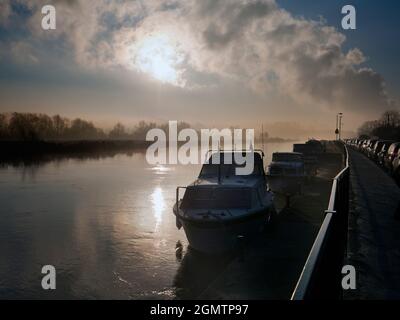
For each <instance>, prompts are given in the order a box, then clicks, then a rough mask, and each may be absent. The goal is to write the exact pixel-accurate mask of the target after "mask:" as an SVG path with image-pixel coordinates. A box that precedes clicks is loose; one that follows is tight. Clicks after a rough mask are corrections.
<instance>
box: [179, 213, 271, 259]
mask: <svg viewBox="0 0 400 320" xmlns="http://www.w3.org/2000/svg"><path fill="white" fill-rule="evenodd" d="M269 211H270V210H268V209H265V210H262V211H258V212H255V213H252V214H249V215H248V216H245V217H243V218H241V219H235V220H233V221H226V222H222V221H221V222H219V221H210V222H207V221H199V220H197V221H196V220H187V219H182V218H179V217H178V218H177V219H179V222H180V224H181V225H182V226H183V229H184V231H185V234H186V237H187V239H188V242H189V244H190V246H191V248H193V249H194V250H196V251H200V252H203V253H207V254H220V253H225V252H229V251H232V250H235V249H236V248H237V247H238V246H240V245H241V244H242V242H243V241H246V240H248V239H250V238H251V237H253V236H254V235H256V234H258V233H260V232H261V231H262V230H263V229H264V228H265V226H266V224H267V222H268V221H269V217H271V213H270V212H269Z"/></svg>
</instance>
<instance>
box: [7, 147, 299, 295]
mask: <svg viewBox="0 0 400 320" xmlns="http://www.w3.org/2000/svg"><path fill="white" fill-rule="evenodd" d="M291 150H292V143H280V144H267V145H266V151H267V154H266V161H265V163H266V164H268V163H269V162H270V160H271V154H272V152H275V151H291ZM199 170H200V166H158V167H152V166H150V165H148V164H147V162H146V159H145V154H144V153H134V154H132V155H131V156H128V155H117V156H115V157H109V158H103V159H99V160H93V159H83V160H76V159H66V160H62V161H50V162H47V163H44V164H40V165H32V166H17V167H12V166H5V167H4V166H3V167H1V168H0V204H1V205H0V254H1V259H0V298H3V299H4V298H37V299H46V298H51V299H54V298H56V299H58V298H65V299H80V298H83V299H174V298H196V297H197V296H198V295H199V294H201V292H202V290H204V289H205V288H206V286H207V284H208V283H209V282H211V281H212V280H213V278H214V277H215V276H216V275H217V274H218V272H220V271H221V270H223V268H224V266H225V265H226V263H227V262H228V261H229V257H219V258H212V259H210V258H207V257H204V256H199V255H198V254H196V253H194V252H191V251H190V250H189V249H188V247H187V241H186V237H185V234H184V232H183V230H180V231H178V230H177V228H176V226H175V217H174V215H173V213H172V206H173V204H174V201H175V188H176V187H177V186H178V185H180V186H185V185H187V184H189V183H190V182H191V181H193V180H194V178H195V177H196V176H197V174H198V172H199ZM177 243H180V244H182V245H183V251H182V252H180V251H179V250H178V251H176V246H177ZM44 265H53V266H54V267H55V268H56V270H57V288H56V290H50V291H45V290H43V289H42V287H41V279H42V276H43V275H42V274H41V268H42V266H44Z"/></svg>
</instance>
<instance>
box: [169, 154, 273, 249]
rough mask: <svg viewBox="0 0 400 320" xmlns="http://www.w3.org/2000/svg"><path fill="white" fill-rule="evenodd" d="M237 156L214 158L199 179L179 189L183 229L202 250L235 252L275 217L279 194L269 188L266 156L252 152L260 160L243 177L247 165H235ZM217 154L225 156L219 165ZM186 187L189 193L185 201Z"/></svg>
mask: <svg viewBox="0 0 400 320" xmlns="http://www.w3.org/2000/svg"><path fill="white" fill-rule="evenodd" d="M235 152H237V151H234V152H226V151H219V152H217V153H214V154H212V155H211V157H210V159H209V161H207V163H205V164H204V165H203V167H202V169H201V172H200V175H199V177H198V179H197V180H196V181H194V182H193V183H192V184H191V185H189V186H188V187H184V188H182V187H179V188H178V189H177V199H176V204H175V206H174V214H175V216H176V222H177V227H178V228H180V227H183V229H184V231H185V234H186V237H187V239H188V241H189V244H190V246H191V247H192V248H193V249H195V250H197V251H201V252H205V253H211V254H217V253H222V252H227V251H231V250H233V249H235V247H237V245H239V244H240V242H241V239H243V238H245V239H249V238H251V237H252V236H254V235H255V234H257V233H258V232H260V231H262V230H263V228H264V227H265V225H266V224H267V223H268V222H270V221H271V219H272V217H273V215H274V213H275V209H274V206H273V194H272V193H271V192H269V191H268V189H267V184H266V178H265V172H264V167H263V158H264V154H263V153H262V152H257V151H246V154H247V155H248V153H249V152H251V153H252V154H251V156H252V157H253V156H254V157H253V158H254V168H253V171H252V172H251V174H249V175H238V174H237V171H236V169H237V168H239V167H241V166H240V165H238V164H237V163H235V160H234V159H235V157H234V154H235ZM242 153H243V152H242ZM215 156H218V157H219V159H220V163H219V164H213V157H215ZM228 156H229V157H228ZM228 158H229V159H233V161H232V163H229V162H228V161H226V160H227V159H228ZM180 189H186V191H185V194H184V196H183V198H182V199H180V198H179V190H180Z"/></svg>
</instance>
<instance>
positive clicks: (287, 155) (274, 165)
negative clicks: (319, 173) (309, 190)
mask: <svg viewBox="0 0 400 320" xmlns="http://www.w3.org/2000/svg"><path fill="white" fill-rule="evenodd" d="M305 176H306V175H305V170H304V156H303V154H301V153H297V152H277V153H274V154H273V155H272V162H271V164H270V165H269V166H268V170H267V180H268V186H269V188H270V189H271V191H272V192H274V193H277V194H283V195H286V196H291V195H294V194H298V193H301V188H302V185H303V183H304V179H305Z"/></svg>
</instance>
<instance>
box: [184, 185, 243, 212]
mask: <svg viewBox="0 0 400 320" xmlns="http://www.w3.org/2000/svg"><path fill="white" fill-rule="evenodd" d="M250 207H251V189H249V188H189V189H187V190H186V192H185V196H184V197H183V201H182V209H227V208H228V209H249V208H250Z"/></svg>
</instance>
